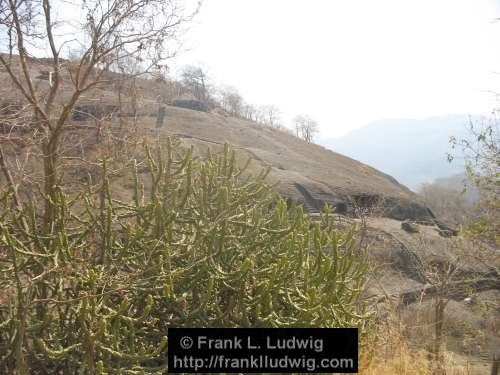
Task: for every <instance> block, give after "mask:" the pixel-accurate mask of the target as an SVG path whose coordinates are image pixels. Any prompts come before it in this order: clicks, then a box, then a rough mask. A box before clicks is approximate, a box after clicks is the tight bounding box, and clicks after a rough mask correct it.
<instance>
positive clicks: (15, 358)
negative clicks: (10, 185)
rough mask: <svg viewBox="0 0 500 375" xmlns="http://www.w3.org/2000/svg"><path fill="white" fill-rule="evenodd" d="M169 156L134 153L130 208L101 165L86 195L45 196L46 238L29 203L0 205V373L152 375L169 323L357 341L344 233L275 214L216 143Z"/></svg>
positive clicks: (350, 245) (353, 257)
mask: <svg viewBox="0 0 500 375" xmlns="http://www.w3.org/2000/svg"><path fill="white" fill-rule="evenodd" d="M178 150H179V148H178V147H177V146H175V145H172V144H171V142H170V141H168V142H167V144H166V145H165V146H164V147H159V146H158V147H156V148H155V149H154V150H152V149H150V148H147V149H146V154H147V165H148V167H147V173H149V175H150V176H149V178H150V181H145V183H142V182H141V180H142V178H143V177H144V173H141V174H139V173H138V167H137V163H134V164H133V165H131V167H130V171H131V173H130V174H131V175H133V180H134V195H133V199H132V200H131V201H130V202H123V201H119V200H116V199H114V198H113V189H112V184H111V182H110V180H109V178H108V173H107V166H106V163H103V165H102V168H101V172H102V178H101V179H102V181H101V183H100V184H99V188H98V189H96V190H92V189H90V188H89V189H88V190H87V191H85V192H82V193H81V194H79V195H78V196H77V198H75V199H73V200H70V199H69V198H68V197H67V196H66V195H65V194H63V193H62V192H61V193H59V194H58V195H57V202H55V204H56V207H57V210H56V211H57V215H56V219H55V221H54V223H53V226H54V230H53V233H54V235H52V236H50V237H47V236H46V235H44V233H46V232H44V231H43V230H42V229H41V223H40V219H39V218H40V216H41V215H40V214H39V213H38V212H37V209H36V208H35V207H36V206H35V205H29V204H25V206H24V210H23V211H22V212H19V211H10V210H7V207H9V199H10V197H9V195H8V194H6V195H4V196H3V198H2V203H3V205H4V206H3V207H4V209H3V211H2V216H1V221H0V226H1V231H2V233H1V238H0V241H1V242H0V244H1V248H2V250H1V251H2V257H1V258H0V267H1V268H0V286H1V288H2V292H1V293H2V296H6V297H2V299H3V300H4V303H3V306H2V307H1V310H0V314H1V315H0V318H1V323H0V326H1V329H0V372H2V373H12V372H13V371H14V369H17V371H18V373H20V374H23V373H28V372H32V373H50V374H52V373H64V374H76V373H84V374H87V373H88V374H93V373H109V374H114V373H123V374H128V373H145V372H148V373H151V372H157V373H164V372H165V371H166V370H167V369H166V366H167V364H166V362H167V361H166V358H167V350H168V345H167V344H168V339H167V328H168V327H360V328H362V332H363V327H364V326H365V324H364V323H365V322H366V316H365V315H364V312H363V311H360V307H359V304H358V303H357V297H358V296H359V293H360V291H361V287H362V285H363V282H364V276H365V274H366V263H365V261H364V257H363V256H362V254H361V252H360V250H359V249H358V248H357V247H356V243H355V241H354V239H353V236H354V232H355V229H354V228H352V229H350V230H348V231H345V232H342V231H339V230H338V229H336V228H335V227H334V222H333V219H332V218H331V215H329V214H330V213H331V210H330V209H329V208H328V207H326V208H325V209H324V211H323V213H322V215H321V220H320V221H314V222H313V221H312V220H311V218H310V217H309V215H307V214H306V213H304V212H303V210H302V207H300V206H292V207H287V204H286V201H285V200H284V199H283V198H281V197H279V196H278V195H277V194H275V193H274V192H273V190H272V186H270V185H269V184H268V183H266V175H267V171H262V172H261V173H260V174H259V175H258V176H253V177H252V176H250V175H248V174H246V173H244V168H242V169H240V168H238V165H237V163H236V161H235V153H234V152H233V151H231V150H229V148H228V147H227V146H226V147H225V149H224V152H223V153H222V154H220V155H211V154H210V152H209V153H208V156H207V157H205V158H199V157H195V156H194V155H193V150H192V149H190V150H187V151H184V152H178ZM143 169H144V168H143ZM149 178H148V179H149ZM145 185H146V186H148V187H147V188H144V186H145ZM89 186H91V184H89ZM81 202H84V203H85V205H84V206H85V207H84V208H82V206H83V205H82V204H81ZM77 207H78V208H77Z"/></svg>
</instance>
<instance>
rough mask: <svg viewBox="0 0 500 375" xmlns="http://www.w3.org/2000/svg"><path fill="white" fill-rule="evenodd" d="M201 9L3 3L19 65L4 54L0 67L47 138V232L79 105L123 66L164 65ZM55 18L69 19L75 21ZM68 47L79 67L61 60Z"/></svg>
mask: <svg viewBox="0 0 500 375" xmlns="http://www.w3.org/2000/svg"><path fill="white" fill-rule="evenodd" d="M198 6H199V4H198ZM56 10H57V12H56ZM61 10H64V11H61ZM197 10H198V8H195V9H194V10H192V11H191V12H189V11H187V10H186V9H184V8H183V7H182V6H181V5H180V4H179V3H178V2H177V1H176V0H81V1H77V0H70V1H67V0H34V1H25V0H6V1H3V2H2V3H1V4H0V33H4V32H6V31H9V32H11V34H12V35H13V38H14V39H15V41H16V46H15V52H16V53H17V54H18V55H19V57H18V59H15V61H14V60H11V59H7V58H6V57H5V56H4V55H0V64H1V66H2V67H3V68H4V69H5V71H6V72H7V73H8V75H9V77H10V79H11V81H12V83H13V86H14V88H15V89H16V90H17V91H18V92H19V93H20V94H21V95H22V97H23V98H24V100H25V101H26V102H27V103H29V105H30V107H31V111H32V113H33V120H34V121H33V124H34V128H35V129H36V131H37V132H39V133H41V134H42V135H43V137H42V139H41V142H40V144H41V154H42V155H41V156H42V160H43V169H44V171H43V172H44V173H43V175H44V182H43V184H44V186H43V193H44V200H45V210H44V224H45V226H46V227H49V226H50V223H52V221H53V218H54V209H55V208H54V203H53V202H54V200H55V197H56V194H57V185H58V182H59V177H60V176H59V170H58V166H59V162H60V154H59V151H60V139H61V135H62V133H63V131H64V130H65V128H66V125H67V122H68V120H69V117H70V115H71V113H72V111H73V109H74V108H75V105H76V104H77V102H78V100H79V99H80V98H81V97H82V95H83V94H85V93H86V92H89V91H90V90H92V89H94V88H96V87H97V86H99V85H101V84H106V83H108V84H109V77H108V76H107V73H108V72H110V71H113V69H115V68H116V66H117V64H118V63H119V62H120V61H123V60H125V59H137V60H140V61H142V62H143V69H142V71H141V72H140V74H144V73H146V72H148V71H149V70H150V69H151V68H153V67H157V66H159V65H161V64H163V62H164V61H165V59H166V58H168V57H170V56H171V55H172V52H173V51H172V48H173V47H174V46H173V45H172V42H173V41H175V40H176V37H177V35H178V34H179V32H180V31H182V27H183V26H184V25H185V24H186V22H187V21H189V20H190V19H191V17H192V16H193V15H194V14H195V13H196V12H197ZM79 13H81V15H80V16H81V19H82V20H83V21H80V22H79V21H78V18H77V17H78V16H77V15H78V14H79ZM188 13H189V14H188ZM58 14H59V15H61V14H70V15H71V16H72V19H63V18H61V16H58ZM169 42H170V43H169ZM71 48H78V49H80V50H81V51H82V54H81V58H80V60H79V61H78V62H77V63H68V62H66V61H64V60H63V59H62V56H63V49H67V50H70V49H71ZM46 50H47V51H50V52H49V55H48V56H44V57H46V60H47V61H49V63H50V65H51V72H50V73H49V85H48V87H47V86H45V87H40V86H37V85H35V83H34V81H33V76H32V74H33V73H32V72H33V65H34V63H35V61H36V60H35V59H34V58H33V56H34V55H43V51H46ZM63 86H64V94H63Z"/></svg>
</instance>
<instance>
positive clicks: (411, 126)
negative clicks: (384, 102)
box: [321, 114, 481, 190]
mask: <svg viewBox="0 0 500 375" xmlns="http://www.w3.org/2000/svg"><path fill="white" fill-rule="evenodd" d="M480 118H481V117H480V116H468V115H464V114H454V115H445V116H438V117H430V118H427V119H391V120H378V121H374V122H371V123H369V124H368V125H366V126H364V127H362V128H359V129H356V130H353V131H352V132H350V133H348V134H347V135H345V136H343V137H340V138H331V139H327V140H325V141H323V142H321V144H322V145H324V146H325V147H327V148H330V149H331V150H333V151H335V152H338V153H341V154H343V155H346V156H349V157H351V158H353V159H356V160H359V161H361V162H362V163H366V164H368V165H370V166H372V167H374V168H377V169H379V170H381V171H382V172H384V173H387V174H389V175H391V176H393V177H395V178H396V179H397V180H398V182H400V183H402V184H403V185H406V186H408V187H409V188H411V189H413V190H416V189H417V188H418V186H419V185H420V184H422V183H425V182H432V181H434V180H435V179H437V178H441V177H447V176H450V175H454V174H458V173H461V172H463V170H464V163H463V160H461V158H460V157H456V158H455V159H454V161H453V162H452V163H449V162H448V160H447V154H448V153H451V152H452V148H451V145H450V137H451V136H454V137H456V138H458V139H461V138H467V137H468V136H469V130H468V127H467V125H468V124H469V123H470V121H472V122H476V121H478V120H479V119H480ZM455 152H458V150H455Z"/></svg>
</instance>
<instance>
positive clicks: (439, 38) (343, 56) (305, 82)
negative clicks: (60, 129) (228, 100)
mask: <svg viewBox="0 0 500 375" xmlns="http://www.w3.org/2000/svg"><path fill="white" fill-rule="evenodd" d="M495 18H500V0H496V1H494V0H413V1H406V0H377V1H373V0H363V1H362V0H205V1H204V4H203V8H202V11H201V14H200V16H199V17H198V19H197V21H196V24H195V26H194V27H193V28H192V29H191V31H190V32H189V33H188V34H187V39H186V44H185V47H186V48H188V49H189V51H187V52H184V53H182V54H181V56H180V57H178V58H177V59H176V60H175V61H173V62H172V67H173V70H174V71H175V70H176V69H179V67H180V66H181V65H182V64H185V63H196V64H201V65H203V66H205V67H206V68H208V71H209V73H210V75H211V76H212V77H214V78H216V79H217V80H218V81H219V82H223V83H226V84H230V85H232V86H235V87H236V88H238V89H239V91H240V93H241V94H242V95H243V97H244V98H245V99H246V100H247V101H248V102H250V103H254V104H275V105H277V106H278V107H279V108H280V109H281V110H282V112H283V113H284V118H285V120H286V125H287V126H290V124H289V121H290V118H291V117H293V116H294V115H296V114H298V113H307V114H309V115H311V116H312V117H313V118H316V119H317V120H318V121H319V122H320V126H321V137H322V138H324V137H329V136H338V135H341V134H343V133H345V132H347V131H349V130H351V129H354V128H356V127H359V126H362V125H364V124H366V123H367V122H369V121H372V120H377V119H381V118H422V117H429V116H433V115H442V114H447V113H470V114H472V113H475V114H476V113H481V114H487V113H488V112H489V111H490V110H491V109H492V107H493V105H494V98H493V95H491V94H489V93H487V92H486V91H488V90H496V89H498V88H499V87H500V75H499V74H497V73H495V71H496V72H500V22H494V19H495Z"/></svg>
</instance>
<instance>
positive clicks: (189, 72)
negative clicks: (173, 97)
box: [181, 65, 209, 104]
mask: <svg viewBox="0 0 500 375" xmlns="http://www.w3.org/2000/svg"><path fill="white" fill-rule="evenodd" d="M181 77H182V84H183V85H184V86H185V87H186V88H187V89H188V90H189V91H190V92H191V93H192V94H193V95H194V97H195V98H196V99H197V100H199V101H201V102H203V103H204V104H208V101H209V89H208V78H207V73H206V71H205V70H204V69H203V68H201V67H200V66H194V65H187V66H185V67H184V69H183V71H182V74H181Z"/></svg>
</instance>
